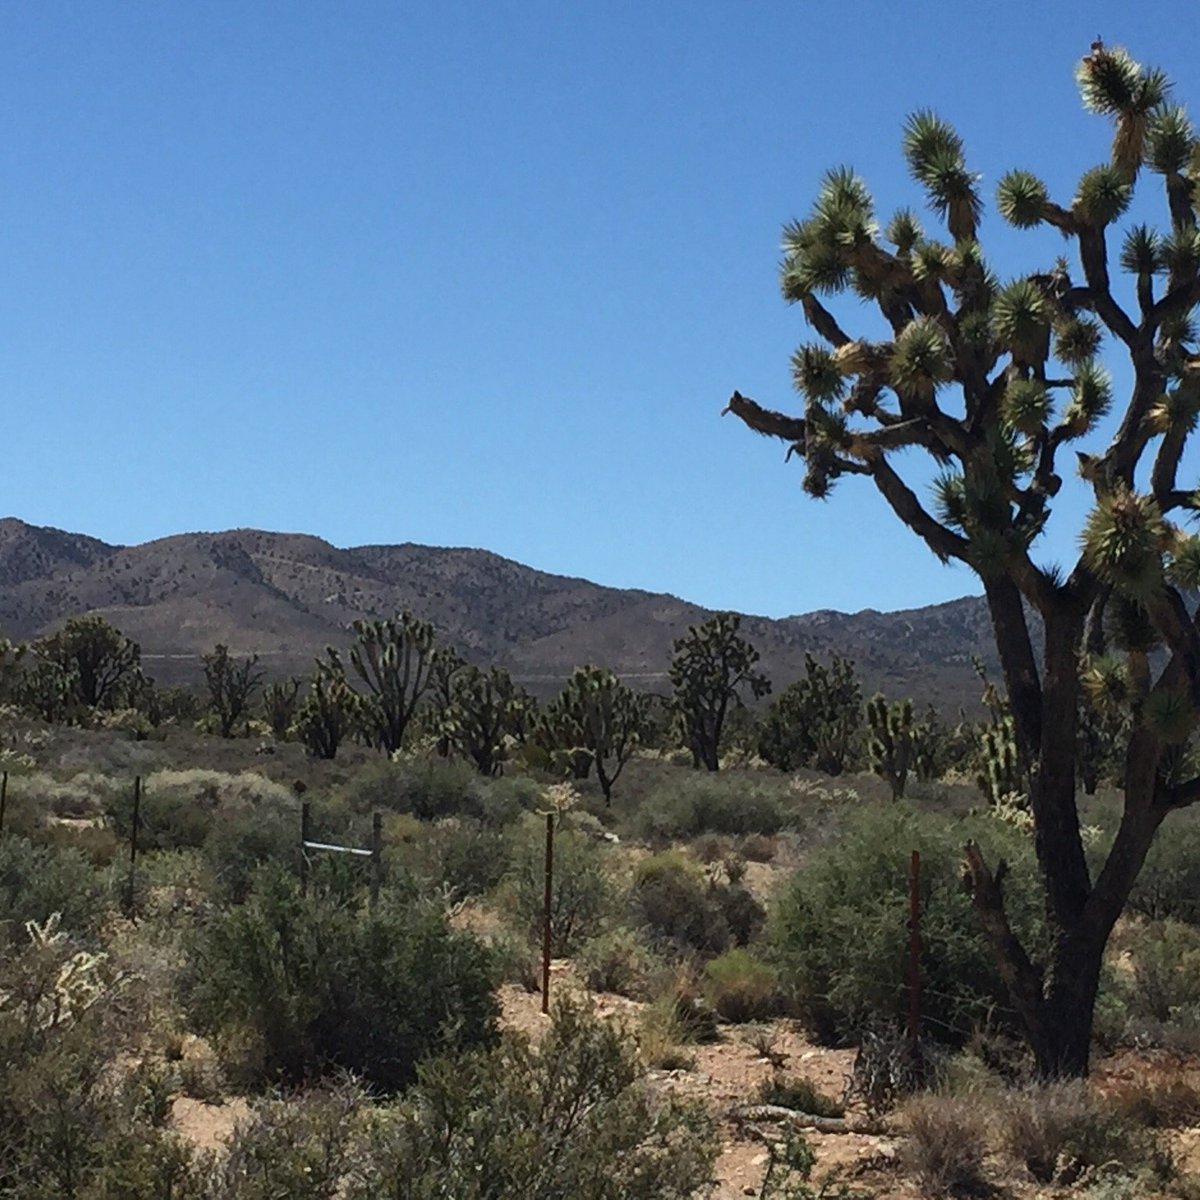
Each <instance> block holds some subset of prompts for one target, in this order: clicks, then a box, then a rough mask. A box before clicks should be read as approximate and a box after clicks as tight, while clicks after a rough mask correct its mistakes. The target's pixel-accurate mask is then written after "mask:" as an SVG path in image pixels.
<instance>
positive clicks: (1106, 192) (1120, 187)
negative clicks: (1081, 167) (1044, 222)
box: [1072, 163, 1133, 228]
mask: <svg viewBox="0 0 1200 1200" xmlns="http://www.w3.org/2000/svg"><path fill="white" fill-rule="evenodd" d="M1132 198H1133V187H1132V185H1131V184H1130V183H1129V181H1128V179H1126V178H1125V177H1124V176H1123V175H1122V174H1121V172H1120V171H1119V170H1118V169H1117V168H1116V167H1114V166H1112V165H1111V164H1109V163H1104V164H1102V165H1101V166H1098V167H1092V169H1091V170H1090V171H1085V172H1084V173H1083V178H1082V179H1080V181H1079V187H1078V188H1077V189H1076V192H1075V200H1074V202H1073V204H1072V207H1073V208H1074V210H1075V212H1076V213H1077V214H1078V215H1079V216H1080V217H1082V218H1083V219H1084V220H1085V221H1087V222H1088V223H1089V224H1090V225H1097V226H1100V227H1101V228H1103V227H1104V226H1105V225H1111V224H1112V223H1113V221H1115V220H1116V219H1117V218H1118V217H1119V216H1120V215H1121V214H1122V213H1123V212H1124V211H1125V210H1126V209H1127V208H1128V207H1129V201H1130V200H1131V199H1132Z"/></svg>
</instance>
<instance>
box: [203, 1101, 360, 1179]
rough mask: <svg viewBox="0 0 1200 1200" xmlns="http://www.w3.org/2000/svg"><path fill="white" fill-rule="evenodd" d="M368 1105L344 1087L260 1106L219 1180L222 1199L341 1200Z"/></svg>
mask: <svg viewBox="0 0 1200 1200" xmlns="http://www.w3.org/2000/svg"><path fill="white" fill-rule="evenodd" d="M363 1099H364V1097H363V1095H362V1093H361V1092H360V1091H359V1090H358V1089H357V1088H356V1087H354V1086H353V1085H352V1084H349V1083H342V1084H340V1085H337V1086H333V1087H330V1088H327V1089H319V1090H315V1091H310V1092H305V1093H303V1094H301V1095H298V1096H288V1097H287V1098H286V1099H269V1100H260V1101H258V1103H256V1104H255V1105H254V1108H253V1110H252V1112H251V1114H250V1116H249V1118H247V1119H245V1120H243V1121H241V1122H239V1124H238V1126H237V1128H236V1129H235V1130H234V1134H233V1137H232V1138H231V1139H230V1144H229V1150H228V1153H227V1154H226V1155H225V1157H224V1160H223V1161H222V1162H221V1164H220V1167H219V1169H218V1171H217V1174H216V1180H215V1187H214V1189H213V1191H214V1192H215V1193H216V1196H217V1197H230V1200H232V1198H234V1197H236V1200H277V1198H278V1197H282V1196H286V1197H287V1198H288V1200H335V1198H336V1197H339V1196H341V1195H342V1188H343V1186H344V1179H345V1177H346V1175H347V1174H348V1172H349V1171H350V1170H351V1168H352V1166H353V1165H354V1162H355V1157H356V1152H357V1148H358V1147H357V1142H358V1138H359V1136H360V1130H361V1126H362V1123H363V1118H364V1113H363V1108H364V1105H363ZM214 1200H215V1198H214Z"/></svg>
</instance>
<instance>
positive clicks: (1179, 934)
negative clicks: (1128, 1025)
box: [1121, 921, 1200, 1021]
mask: <svg viewBox="0 0 1200 1200" xmlns="http://www.w3.org/2000/svg"><path fill="white" fill-rule="evenodd" d="M1130 955H1131V958H1132V968H1133V969H1132V971H1131V972H1130V973H1129V974H1128V975H1123V976H1122V977H1121V989H1122V991H1123V993H1124V998H1125V1002H1126V1006H1127V1009H1128V1012H1129V1015H1130V1016H1131V1017H1132V1018H1134V1019H1135V1020H1137V1019H1149V1020H1153V1021H1168V1020H1170V1019H1172V1018H1173V1017H1175V1016H1177V1015H1178V1014H1179V1013H1180V1012H1181V1011H1182V1010H1186V1009H1188V1008H1193V1009H1195V1008H1197V1007H1200V929H1196V928H1194V927H1193V926H1191V925H1183V924H1181V923H1179V922H1178V921H1162V922H1155V923H1149V924H1147V925H1145V926H1143V927H1142V928H1140V929H1139V930H1138V936H1137V938H1136V941H1135V942H1134V943H1133V945H1132V946H1131V948H1130Z"/></svg>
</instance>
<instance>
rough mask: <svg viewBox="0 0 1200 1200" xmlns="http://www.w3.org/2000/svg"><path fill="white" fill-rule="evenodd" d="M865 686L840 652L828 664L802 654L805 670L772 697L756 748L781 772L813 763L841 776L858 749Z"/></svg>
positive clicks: (819, 767) (816, 766)
mask: <svg viewBox="0 0 1200 1200" xmlns="http://www.w3.org/2000/svg"><path fill="white" fill-rule="evenodd" d="M862 715H863V704H862V686H861V685H860V684H859V682H858V676H857V675H856V674H855V671H854V663H852V662H851V661H850V659H848V658H843V657H842V656H841V655H840V654H835V655H833V656H832V657H831V658H830V660H829V666H828V667H826V666H823V665H822V664H821V663H819V662H817V660H816V659H815V658H813V656H812V655H811V654H806V655H805V656H804V675H803V676H802V677H801V678H800V679H797V680H796V682H795V683H793V684H790V685H789V686H788V687H786V688H784V689H783V691H782V692H780V693H779V695H778V696H777V697H776V698H775V699H774V700H773V701H772V702H771V708H770V710H769V711H768V713H767V718H766V720H765V721H764V722H763V728H762V733H761V734H760V736H759V745H758V752H759V754H760V755H761V756H762V758H764V759H765V760H766V761H767V762H769V763H770V764H771V765H772V766H774V767H778V768H779V769H780V770H781V771H794V770H795V769H796V768H797V767H815V768H816V769H817V770H818V771H824V772H825V774H826V775H840V774H841V773H842V772H843V771H844V770H845V769H846V764H847V762H848V761H849V760H850V758H851V757H852V756H853V755H854V753H855V748H856V747H857V745H858V741H859V728H860V727H861V725H862Z"/></svg>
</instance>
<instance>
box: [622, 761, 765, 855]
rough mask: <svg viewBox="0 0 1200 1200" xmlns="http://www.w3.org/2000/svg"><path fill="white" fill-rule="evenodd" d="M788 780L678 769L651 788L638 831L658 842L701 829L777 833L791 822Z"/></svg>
mask: <svg viewBox="0 0 1200 1200" xmlns="http://www.w3.org/2000/svg"><path fill="white" fill-rule="evenodd" d="M788 817H789V812H788V807H787V790H786V785H781V784H778V783H773V782H772V783H765V782H762V781H757V780H755V779H754V778H753V776H750V777H747V776H746V775H741V774H738V773H736V772H734V773H730V774H729V775H726V776H720V775H717V776H711V775H700V774H694V773H691V772H688V773H683V772H680V773H677V774H673V775H672V776H670V777H668V778H667V779H664V780H663V781H662V782H661V783H659V784H658V786H657V787H655V788H653V789H651V791H650V792H649V794H648V795H647V796H646V798H645V800H644V801H643V803H642V805H641V807H640V808H639V810H638V813H637V815H636V817H635V819H634V832H635V833H636V835H637V836H638V837H641V838H644V839H646V840H647V841H651V842H657V843H659V844H662V843H665V842H671V841H677V840H684V839H689V838H694V837H699V836H700V835H701V834H706V833H716V834H731V835H735V836H740V835H743V834H752V833H754V834H773V833H778V832H779V830H780V829H782V828H783V827H784V825H785V824H787V821H788Z"/></svg>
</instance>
